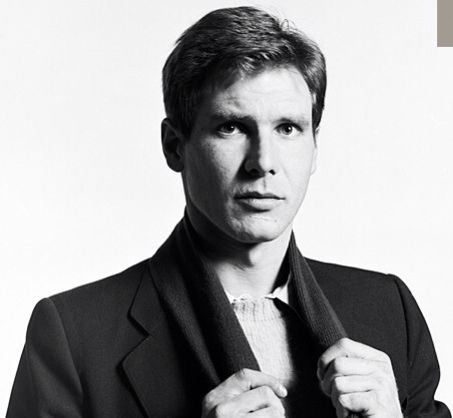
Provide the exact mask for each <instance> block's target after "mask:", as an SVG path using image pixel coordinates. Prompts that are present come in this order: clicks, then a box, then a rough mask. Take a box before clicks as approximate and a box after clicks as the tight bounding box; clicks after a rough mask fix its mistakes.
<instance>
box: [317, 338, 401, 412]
mask: <svg viewBox="0 0 453 418" xmlns="http://www.w3.org/2000/svg"><path fill="white" fill-rule="evenodd" d="M317 375H318V379H319V381H320V384H321V389H322V390H323V392H324V393H325V394H326V395H327V396H329V397H330V398H331V399H332V402H333V404H334V406H335V408H336V411H337V417H338V418H344V417H347V416H348V414H349V413H350V412H355V413H360V414H361V415H362V416H363V417H373V418H400V417H402V416H403V415H402V413H401V408H400V404H399V400H398V389H397V387H396V382H395V377H394V375H393V369H392V364H391V361H390V358H389V356H388V355H387V354H386V353H384V352H382V351H379V350H376V349H375V348H372V347H370V346H368V345H365V344H361V343H358V342H356V341H352V340H350V339H349V338H342V339H341V340H339V341H338V342H337V343H335V344H334V345H333V346H331V347H330V348H328V349H327V350H326V351H325V352H324V354H323V355H322V356H321V357H320V358H319V361H318V370H317Z"/></svg>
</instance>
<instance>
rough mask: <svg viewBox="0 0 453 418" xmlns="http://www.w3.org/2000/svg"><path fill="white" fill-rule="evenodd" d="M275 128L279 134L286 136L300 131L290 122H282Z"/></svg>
mask: <svg viewBox="0 0 453 418" xmlns="http://www.w3.org/2000/svg"><path fill="white" fill-rule="evenodd" d="M277 129H278V131H279V132H280V133H281V134H283V135H286V136H291V135H294V134H296V133H297V132H300V129H299V128H298V127H297V126H296V125H293V124H292V123H282V124H281V125H279V126H278V128H277Z"/></svg>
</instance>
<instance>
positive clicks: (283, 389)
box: [279, 385, 288, 398]
mask: <svg viewBox="0 0 453 418" xmlns="http://www.w3.org/2000/svg"><path fill="white" fill-rule="evenodd" d="M279 392H280V394H279V395H280V397H281V398H284V397H286V395H288V391H287V390H286V388H285V387H284V386H283V385H280V387H279Z"/></svg>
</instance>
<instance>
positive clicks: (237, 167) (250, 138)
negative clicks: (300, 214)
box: [182, 67, 316, 243]
mask: <svg viewBox="0 0 453 418" xmlns="http://www.w3.org/2000/svg"><path fill="white" fill-rule="evenodd" d="M311 110H312V102H311V95H310V91H309V89H308V86H307V84H306V82H305V80H304V79H303V77H302V75H301V74H300V73H299V72H298V71H297V70H296V69H295V68H293V67H289V68H273V69H266V70H264V71H262V72H260V73H258V74H256V75H252V76H248V77H243V78H239V79H237V80H236V81H234V82H233V83H229V84H228V85H223V86H222V85H221V86H220V87H216V88H213V89H211V90H209V91H208V92H206V93H205V95H204V99H203V101H202V104H201V106H200V108H199V109H198V113H197V118H196V120H195V123H194V127H193V130H192V133H191V136H190V138H189V140H188V141H185V142H184V143H183V148H182V162H183V169H182V176H183V183H184V189H185V194H186V201H187V209H188V212H189V216H190V217H191V219H192V221H194V220H195V221H196V222H198V223H199V222H204V223H206V222H207V223H210V224H211V226H212V225H214V226H215V227H216V228H217V229H218V230H219V231H220V232H221V233H223V234H225V235H226V236H227V237H229V238H231V239H233V240H234V241H237V242H241V243H259V242H264V241H270V240H273V239H275V238H277V237H279V236H280V235H281V234H282V233H283V232H285V231H287V230H288V228H291V226H292V221H293V219H294V217H295V215H296V213H297V210H298V209H299V207H300V205H301V203H302V201H303V198H304V196H305V192H306V190H307V186H308V181H309V178H310V175H311V174H312V173H313V171H314V168H315V157H316V146H315V138H314V135H313V127H312V116H311V113H312V112H311ZM194 217H196V219H194Z"/></svg>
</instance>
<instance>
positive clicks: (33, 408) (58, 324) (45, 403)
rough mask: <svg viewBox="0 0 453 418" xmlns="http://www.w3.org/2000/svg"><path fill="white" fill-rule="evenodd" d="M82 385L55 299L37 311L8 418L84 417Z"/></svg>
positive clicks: (45, 302) (29, 329)
mask: <svg viewBox="0 0 453 418" xmlns="http://www.w3.org/2000/svg"><path fill="white" fill-rule="evenodd" d="M82 416H83V414H82V386H81V383H80V379H79V375H78V373H77V370H76V367H75V365H74V362H73V358H72V354H71V350H70V347H69V344H68V340H67V338H66V333H65V330H64V326H63V323H62V321H61V318H60V315H59V313H58V311H57V309H56V307H55V305H54V303H53V302H52V300H51V299H43V300H41V301H40V302H39V303H38V304H37V305H36V307H35V309H34V310H33V313H32V316H31V319H30V322H29V325H28V330H27V338H26V342H25V346H24V349H23V352H22V356H21V359H20V362H19V367H18V370H17V373H16V378H15V380H14V385H13V389H12V392H11V397H10V401H9V406H8V411H7V413H6V418H26V417H27V418H30V417H36V418H49V417H52V418H63V417H64V418H80V417H82Z"/></svg>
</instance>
